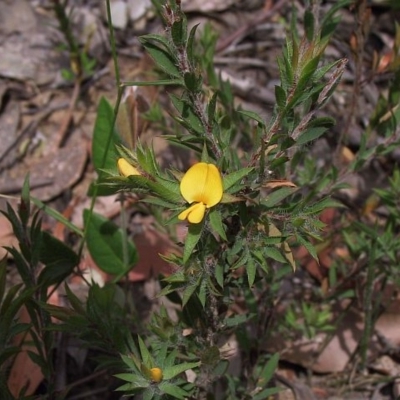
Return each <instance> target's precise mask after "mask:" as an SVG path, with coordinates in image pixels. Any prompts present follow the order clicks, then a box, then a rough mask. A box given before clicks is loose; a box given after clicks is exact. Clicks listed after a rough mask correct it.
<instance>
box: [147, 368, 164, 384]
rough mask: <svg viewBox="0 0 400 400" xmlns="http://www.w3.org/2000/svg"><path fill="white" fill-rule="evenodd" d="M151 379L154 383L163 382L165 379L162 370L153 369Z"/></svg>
mask: <svg viewBox="0 0 400 400" xmlns="http://www.w3.org/2000/svg"><path fill="white" fill-rule="evenodd" d="M150 377H151V380H152V381H153V382H156V383H158V382H161V381H162V378H163V372H162V369H161V368H151V369H150Z"/></svg>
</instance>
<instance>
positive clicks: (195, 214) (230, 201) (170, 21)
mask: <svg viewBox="0 0 400 400" xmlns="http://www.w3.org/2000/svg"><path fill="white" fill-rule="evenodd" d="M158 9H159V12H160V13H161V15H162V17H163V20H164V23H165V28H166V29H165V35H164V36H163V35H157V34H149V35H145V36H142V37H140V39H139V40H140V42H141V44H142V45H143V47H144V48H145V49H146V51H147V52H148V54H149V55H150V56H151V57H152V58H153V60H154V62H155V64H156V66H157V67H158V68H159V69H160V70H161V71H162V74H163V75H164V76H163V77H162V79H160V81H155V82H154V84H161V83H163V84H166V85H174V86H175V88H176V90H174V91H173V92H171V93H170V94H169V97H170V100H171V103H172V104H173V106H174V107H175V109H176V114H175V115H173V117H172V118H173V119H174V121H175V123H178V124H179V125H180V126H181V129H180V130H179V129H176V130H175V133H174V134H169V135H166V136H165V138H166V139H167V140H169V141H170V142H171V143H175V144H179V146H181V147H184V148H186V149H188V150H189V151H191V152H193V153H194V154H195V155H197V157H198V159H199V161H198V162H197V163H195V164H194V165H193V166H192V167H190V168H189V169H188V170H187V171H177V170H174V169H171V170H163V169H162V168H161V167H160V166H159V165H158V162H157V160H156V157H155V155H154V152H153V150H152V148H151V147H146V146H144V145H142V144H141V143H140V142H138V143H136V145H135V147H134V148H127V147H125V146H124V145H123V142H122V140H121V139H119V138H118V134H116V136H115V135H114V136H113V139H112V140H111V145H114V146H115V147H114V148H111V149H110V150H111V151H110V152H109V155H108V157H106V162H105V166H104V165H103V166H100V165H98V167H97V168H98V171H99V173H101V176H102V178H101V179H100V180H99V181H98V182H97V185H98V188H99V190H100V191H101V190H105V189H106V188H107V190H110V191H111V192H113V191H114V192H115V191H118V190H122V191H128V192H129V191H132V192H134V193H136V194H140V196H141V202H142V203H145V204H148V205H149V206H150V207H162V208H164V209H165V210H166V211H167V213H166V214H165V215H167V217H166V220H165V223H167V224H169V225H171V224H174V223H178V222H179V221H186V223H187V225H188V231H187V235H186V238H185V240H184V243H183V252H182V254H181V255H176V254H175V255H170V256H167V257H165V258H166V259H167V260H168V261H169V262H170V263H171V264H174V265H175V269H176V272H175V273H173V274H172V275H170V276H167V277H165V278H164V279H163V281H162V285H163V289H162V291H161V295H166V296H168V297H171V298H175V300H176V295H178V299H180V300H178V301H179V303H180V306H181V308H182V320H181V321H180V323H184V324H185V325H186V326H188V327H190V329H191V330H193V332H195V337H196V342H194V341H193V340H188V338H182V337H180V339H178V338H177V337H175V339H174V340H179V343H180V346H181V348H182V351H183V354H182V355H184V354H185V356H186V357H189V355H190V357H193V356H194V357H196V356H197V357H198V359H199V360H200V361H201V364H199V366H200V371H201V374H204V373H206V374H207V376H208V378H207V380H206V381H207V382H208V381H210V379H211V382H212V380H213V378H212V377H211V376H212V375H213V374H212V372H211V371H212V370H213V369H215V368H217V366H221V365H223V364H224V363H223V360H222V358H221V355H220V350H219V349H218V346H217V343H218V342H219V341H220V339H221V338H222V337H223V336H224V335H226V334H228V332H230V331H231V329H232V328H233V327H234V326H235V327H238V326H241V325H242V324H244V323H246V322H248V321H249V320H250V319H251V318H252V314H251V313H245V315H244V316H243V317H240V318H239V316H229V314H226V313H224V312H221V311H220V310H222V309H226V307H228V308H229V306H230V304H231V303H232V299H233V298H235V297H237V296H240V295H241V294H243V293H244V292H243V285H248V287H250V288H257V287H258V288H260V289H261V287H265V286H264V285H265V282H266V281H267V282H271V278H270V277H269V278H267V277H268V276H270V275H271V274H274V267H273V266H274V265H275V264H277V263H278V264H282V265H288V266H291V268H293V269H294V268H295V267H296V262H295V260H294V257H293V254H292V251H291V247H292V245H293V244H294V243H299V244H301V245H303V246H305V247H306V248H307V249H308V250H309V252H310V253H311V254H312V256H313V257H315V258H317V255H316V251H315V249H314V247H313V245H312V241H311V240H312V239H318V232H319V230H320V229H321V228H322V227H323V224H322V223H321V222H320V221H319V220H318V218H317V217H318V214H319V213H320V212H321V211H322V210H323V209H325V208H326V207H329V206H337V205H338V204H337V202H335V201H333V200H331V199H330V198H324V199H318V198H316V196H315V195H313V196H311V195H310V196H305V195H303V194H302V192H301V188H299V187H297V185H296V183H295V182H293V181H291V180H290V179H289V177H290V176H292V175H293V174H291V173H290V171H291V169H293V170H294V169H295V168H296V167H297V166H298V165H299V162H300V160H301V158H300V157H299V154H301V152H298V149H299V147H300V146H304V145H306V144H307V143H309V142H311V141H313V140H315V139H317V138H318V137H320V136H321V135H322V134H323V133H324V132H325V131H326V130H327V129H328V128H329V127H330V126H331V125H332V123H333V120H332V119H330V118H321V117H318V116H317V113H318V110H319V109H320V108H321V107H323V106H324V105H325V104H326V102H327V101H328V100H329V98H330V97H331V95H332V93H333V91H334V89H335V87H336V86H337V84H338V82H339V80H340V77H341V75H342V73H343V70H344V67H345V64H346V60H338V61H335V62H333V63H330V64H328V65H321V61H322V58H323V52H324V50H325V48H326V45H327V43H328V39H329V34H328V33H329V32H332V26H330V29H324V28H326V26H325V25H324V24H322V26H321V30H317V28H316V27H315V26H316V23H315V22H314V20H313V19H310V18H308V19H307V24H308V28H307V36H306V37H304V38H303V39H298V38H297V37H296V36H293V37H291V38H290V39H288V40H287V43H286V47H285V51H284V53H283V56H282V57H281V58H280V60H279V63H278V64H279V69H280V77H281V84H280V85H279V86H277V87H276V91H275V95H276V100H277V103H276V106H275V110H274V113H273V116H272V118H271V119H270V121H269V122H265V121H264V120H263V119H262V118H261V117H260V116H259V115H258V114H256V113H254V112H250V111H242V110H236V109H235V107H233V105H232V103H231V102H232V97H229V96H228V97H227V93H225V92H224V91H223V89H224V88H226V89H228V90H229V86H227V84H226V83H224V82H223V81H222V80H221V79H220V78H216V77H215V75H214V76H212V75H213V73H212V71H211V68H208V70H207V71H206V75H203V74H204V72H203V71H202V68H201V65H207V63H205V64H204V63H200V62H199V58H200V57H199V56H198V55H197V53H196V51H195V49H196V50H198V48H199V47H196V46H197V43H196V40H195V36H196V30H197V26H194V27H193V28H192V29H191V30H190V31H188V29H187V21H186V16H185V15H184V13H183V12H182V10H181V5H180V1H171V2H167V3H165V4H164V5H162V6H158ZM337 9H338V8H335V10H334V11H333V12H332V15H333V14H334V12H335V11H336V10H337ZM325 22H326V21H325ZM329 22H332V21H329ZM326 23H327V22H326ZM321 32H324V34H323V35H322V34H321ZM327 32H328V33H327ZM208 37H209V39H210V40H214V37H213V36H212V35H208ZM214 44H215V42H214ZM202 45H203V48H206V47H207V46H204V43H203V44H202ZM211 48H213V46H212V44H211ZM208 57H210V59H211V63H212V57H213V53H212V52H211V53H209V54H208ZM209 64H210V62H209ZM206 77H211V80H210V82H211V84H212V85H213V86H212V87H214V88H215V89H216V90H215V92H214V93H212V92H211V90H210V89H211V88H212V87H208V88H207V89H208V90H205V78H206ZM128 84H135V85H141V84H142V83H141V82H134V83H124V82H121V85H128ZM143 84H146V85H148V84H151V82H150V83H149V82H145V83H143ZM210 92H211V93H210ZM228 109H230V112H231V113H232V114H233V115H234V117H232V116H231V115H229V117H226V112H227V110H228ZM108 113H109V114H111V112H109V111H108ZM114 115H115V112H114ZM98 118H99V119H100V118H104V116H102V115H100V114H99V117H98ZM227 121H228V122H227ZM233 121H240V122H241V125H242V126H246V127H247V128H248V129H250V130H252V131H253V132H254V134H252V135H248V134H247V133H245V134H243V133H240V132H238V131H237V129H236V126H235V124H234V123H233ZM111 128H112V127H111ZM112 129H113V128H112ZM238 135H239V136H240V135H242V137H243V138H246V141H248V140H249V137H252V138H253V143H252V144H251V151H248V152H247V153H243V155H242V156H239V154H238V152H237V148H236V147H233V146H232V139H233V137H237V136H238ZM96 139H97V137H96V130H95V137H94V157H96ZM100 141H101V142H102V143H103V144H104V140H100ZM239 143H240V140H239ZM99 151H104V148H103V147H102V149H101V150H99ZM102 154H104V153H102ZM95 166H96V164H95ZM272 176H273V177H278V179H273V178H272ZM272 280H273V279H272ZM246 281H247V282H246ZM190 337H191V336H190V335H189V339H190ZM158 340H161V338H159V339H158ZM164 340H165V338H164ZM156 343H157V336H156V337H155V342H154V345H153V346H152V348H154V349H156V348H157V345H156ZM175 345H176V343H175V344H174V341H172V342H170V348H171V349H172V348H173V347H174V346H175ZM167 347H168V346H167ZM217 369H218V368H217ZM214 379H215V378H214ZM130 382H131V384H134V379H133V378H131V380H130ZM266 384H267V382H266ZM208 387H209V384H204V383H203V384H202V383H201V380H199V381H198V385H197V387H196V391H197V392H196V393H197V394H199V393H201V392H204V391H207V390H209V388H208ZM154 396H156V395H155V394H154ZM149 398H152V397H151V396H150V394H149Z"/></svg>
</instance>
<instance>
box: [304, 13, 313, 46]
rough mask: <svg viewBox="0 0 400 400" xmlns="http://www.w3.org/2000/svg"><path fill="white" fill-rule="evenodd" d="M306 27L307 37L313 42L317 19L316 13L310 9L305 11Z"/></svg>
mask: <svg viewBox="0 0 400 400" xmlns="http://www.w3.org/2000/svg"><path fill="white" fill-rule="evenodd" d="M304 28H305V33H306V37H307V39H308V41H309V42H311V41H312V40H313V39H314V31H315V19H314V14H313V13H312V11H310V10H306V12H305V13H304Z"/></svg>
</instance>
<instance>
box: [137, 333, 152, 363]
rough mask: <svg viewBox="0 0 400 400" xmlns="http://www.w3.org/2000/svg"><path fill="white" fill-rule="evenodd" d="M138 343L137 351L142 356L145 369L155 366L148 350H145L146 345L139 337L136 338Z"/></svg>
mask: <svg viewBox="0 0 400 400" xmlns="http://www.w3.org/2000/svg"><path fill="white" fill-rule="evenodd" d="M138 342H139V350H140V354H141V356H142V360H143V364H145V366H146V367H147V368H153V367H154V366H155V363H154V359H153V357H152V356H151V354H150V352H149V350H148V349H147V347H146V345H145V344H144V341H143V339H142V338H141V337H140V336H138Z"/></svg>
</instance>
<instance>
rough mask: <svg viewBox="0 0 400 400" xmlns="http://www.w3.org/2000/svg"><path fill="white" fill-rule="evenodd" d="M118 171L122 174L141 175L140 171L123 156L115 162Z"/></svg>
mask: <svg viewBox="0 0 400 400" xmlns="http://www.w3.org/2000/svg"><path fill="white" fill-rule="evenodd" d="M117 166H118V171H119V173H120V174H121V175H122V176H125V177H126V176H131V175H141V174H140V172H139V171H138V170H137V169H136V168H135V167H134V166H133V165H132V164H129V162H128V161H126V160H125V158H122V157H121V158H119V159H118V162H117Z"/></svg>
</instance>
